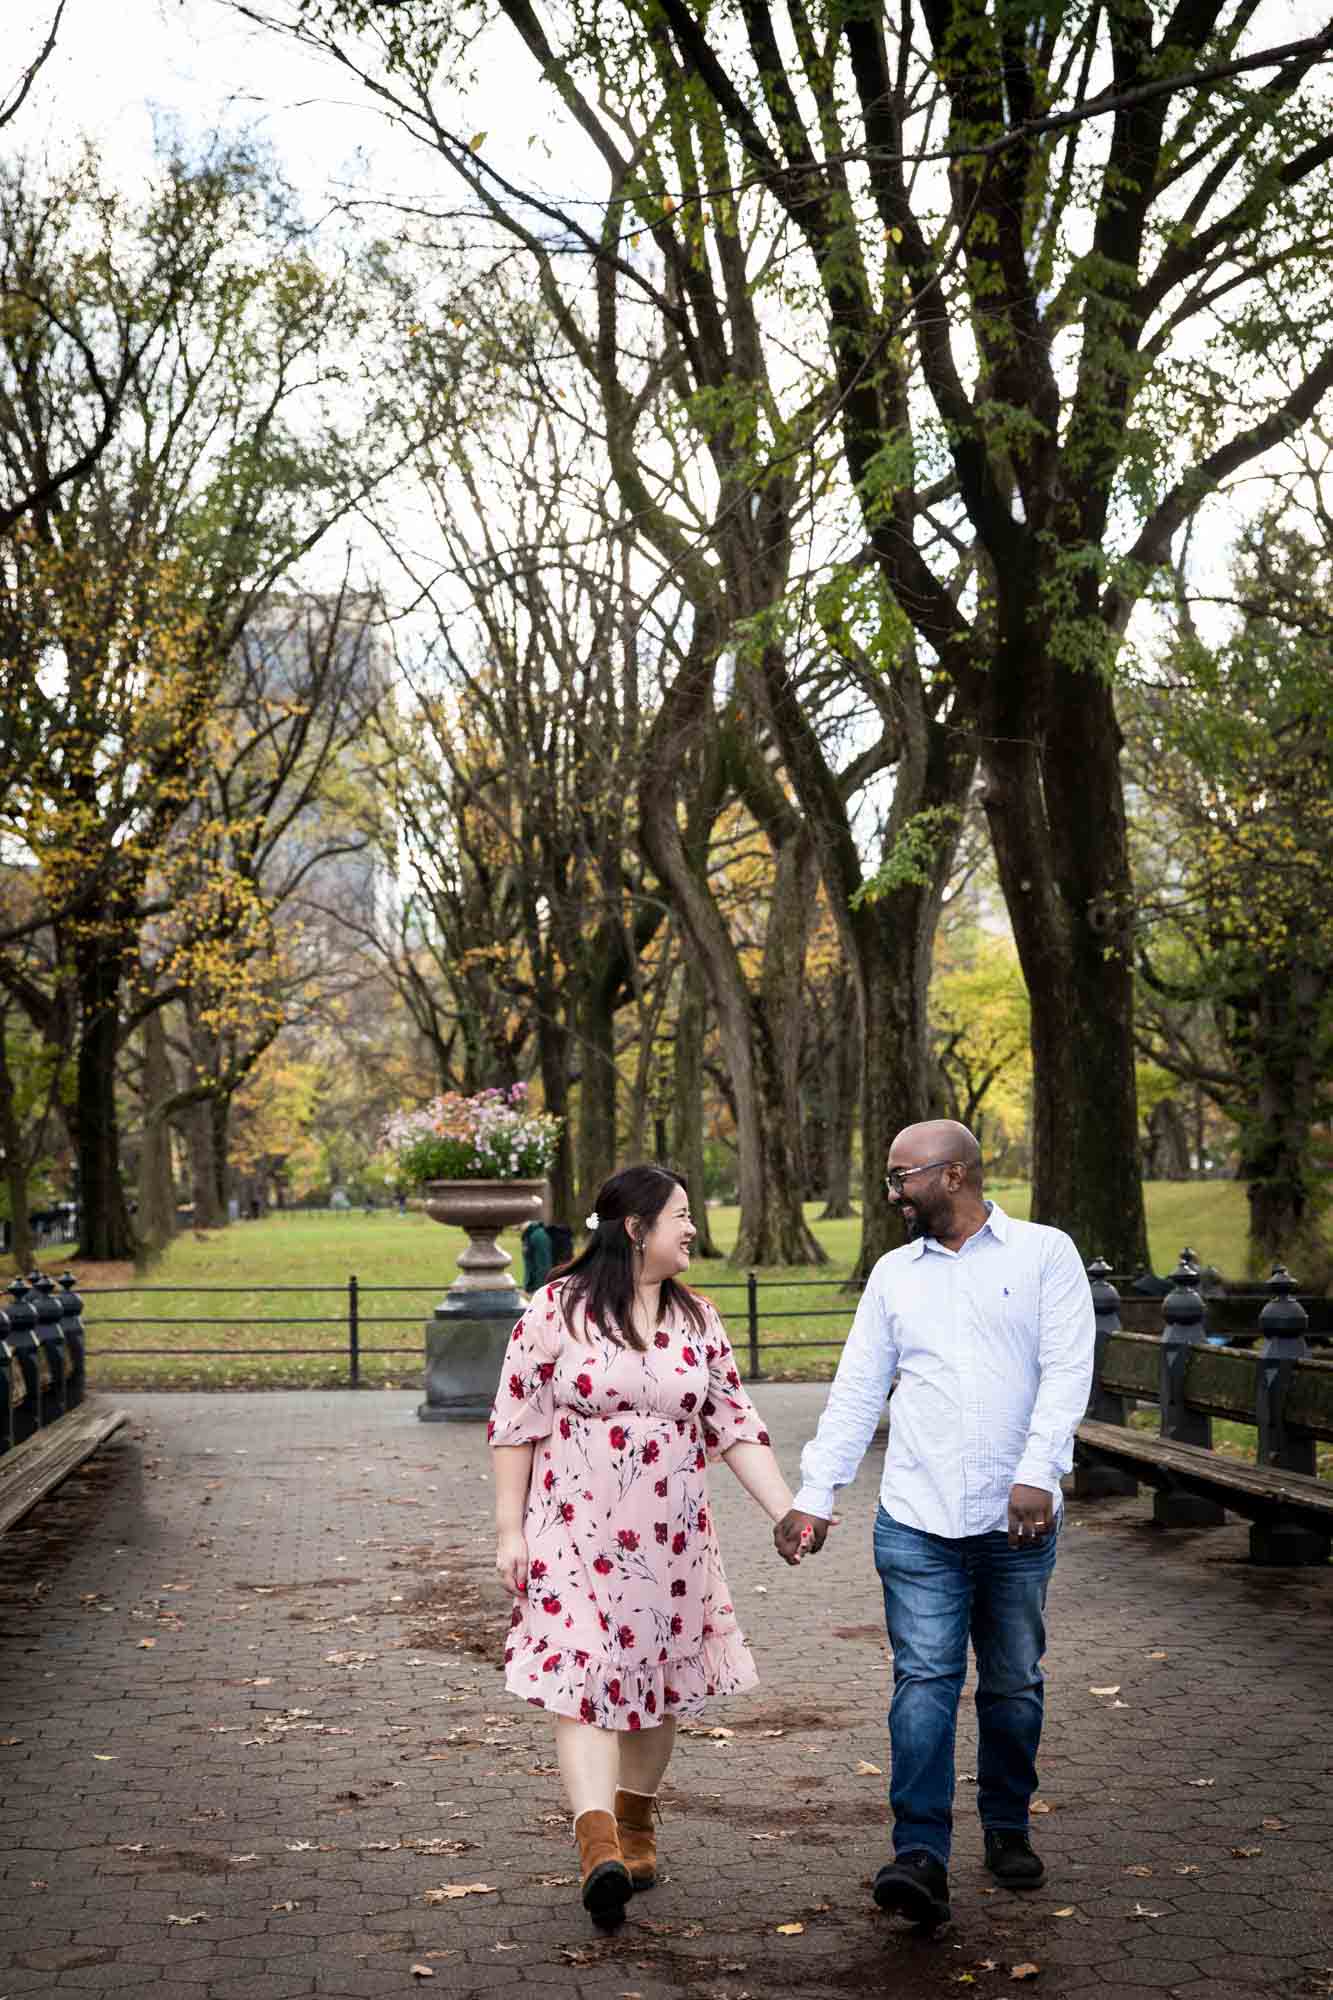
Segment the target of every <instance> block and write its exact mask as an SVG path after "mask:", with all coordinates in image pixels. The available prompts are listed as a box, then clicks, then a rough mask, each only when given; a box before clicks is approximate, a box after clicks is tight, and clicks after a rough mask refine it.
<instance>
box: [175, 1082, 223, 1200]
mask: <svg viewBox="0 0 1333 2000" xmlns="http://www.w3.org/2000/svg"><path fill="white" fill-rule="evenodd" d="M217 1113H218V1104H217V1100H216V1099H215V1098H211V1097H206V1098H201V1099H200V1101H199V1102H198V1103H197V1104H191V1105H189V1106H188V1107H187V1109H186V1111H185V1113H184V1115H183V1118H182V1124H183V1125H184V1128H185V1141H186V1145H187V1146H188V1148H189V1153H190V1189H191V1199H192V1200H193V1203H194V1226H195V1228H196V1229H225V1228H226V1226H227V1202H226V1193H225V1185H226V1156H225V1152H224V1153H223V1156H222V1157H221V1158H219V1155H218V1143H219V1138H220V1137H221V1138H222V1139H223V1141H224V1144H225V1129H226V1128H225V1120H226V1110H225V1107H223V1125H222V1128H221V1132H220V1131H219V1124H218V1116H217Z"/></svg>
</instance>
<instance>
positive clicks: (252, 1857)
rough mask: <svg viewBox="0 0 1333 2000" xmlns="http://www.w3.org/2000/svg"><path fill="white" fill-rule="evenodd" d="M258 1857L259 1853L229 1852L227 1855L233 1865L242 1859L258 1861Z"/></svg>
mask: <svg viewBox="0 0 1333 2000" xmlns="http://www.w3.org/2000/svg"><path fill="white" fill-rule="evenodd" d="M258 1859H259V1856H258V1855H257V1854H229V1855H228V1856H227V1860H228V1862H229V1863H231V1864H232V1865H233V1866H235V1865H237V1864H239V1863H240V1862H242V1861H258Z"/></svg>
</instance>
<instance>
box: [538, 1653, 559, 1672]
mask: <svg viewBox="0 0 1333 2000" xmlns="http://www.w3.org/2000/svg"><path fill="white" fill-rule="evenodd" d="M560 1657H561V1656H560V1654H559V1653H548V1654H547V1656H546V1658H545V1659H544V1660H543V1661H542V1672H543V1673H544V1674H553V1673H554V1672H555V1670H556V1668H557V1667H558V1666H559V1665H560Z"/></svg>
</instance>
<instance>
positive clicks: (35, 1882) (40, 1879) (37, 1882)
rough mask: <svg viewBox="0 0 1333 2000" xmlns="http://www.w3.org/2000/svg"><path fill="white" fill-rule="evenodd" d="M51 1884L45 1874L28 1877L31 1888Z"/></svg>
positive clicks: (6, 1998) (48, 1886)
mask: <svg viewBox="0 0 1333 2000" xmlns="http://www.w3.org/2000/svg"><path fill="white" fill-rule="evenodd" d="M50 1886H51V1884H50V1883H49V1882H48V1881H47V1879H46V1877H45V1876H44V1875H30V1876H29V1877H28V1887H29V1888H30V1889H49V1888H50ZM4 2000H9V1995H8V1994H5V1996H4Z"/></svg>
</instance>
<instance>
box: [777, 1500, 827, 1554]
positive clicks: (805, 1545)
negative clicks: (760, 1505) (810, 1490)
mask: <svg viewBox="0 0 1333 2000" xmlns="http://www.w3.org/2000/svg"><path fill="white" fill-rule="evenodd" d="M837 1518H838V1517H837V1515H836V1514H835V1515H834V1516H833V1519H832V1520H831V1521H821V1520H820V1518H819V1516H818V1515H817V1514H802V1513H801V1512H800V1510H799V1509H798V1508H796V1507H790V1508H788V1510H787V1512H786V1513H785V1514H784V1515H783V1517H782V1519H781V1520H780V1521H779V1522H778V1524H777V1526H776V1527H775V1528H774V1530H773V1546H774V1548H775V1549H776V1550H777V1552H778V1554H779V1555H780V1556H781V1557H782V1560H783V1562H785V1563H789V1564H790V1565H791V1567H792V1568H793V1569H794V1568H795V1567H796V1565H797V1563H798V1562H799V1561H800V1560H801V1557H802V1556H805V1555H811V1556H817V1555H818V1554H819V1551H820V1550H821V1549H822V1548H823V1546H824V1538H825V1536H826V1535H827V1534H828V1531H829V1529H830V1528H831V1527H833V1526H834V1525H835V1524H836V1522H837Z"/></svg>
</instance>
